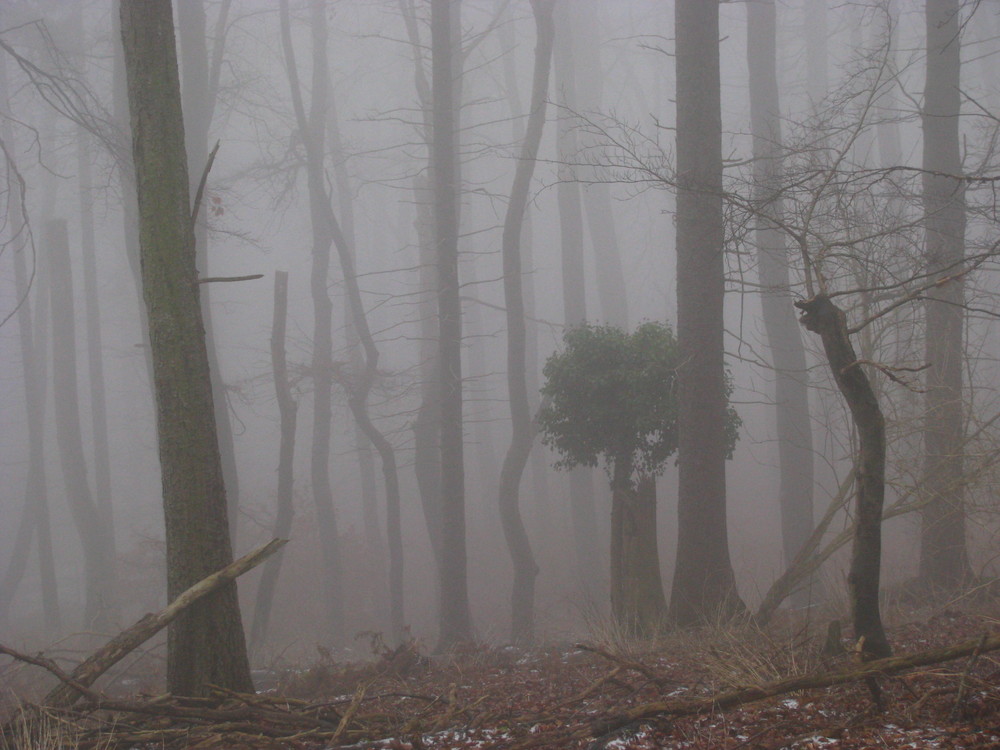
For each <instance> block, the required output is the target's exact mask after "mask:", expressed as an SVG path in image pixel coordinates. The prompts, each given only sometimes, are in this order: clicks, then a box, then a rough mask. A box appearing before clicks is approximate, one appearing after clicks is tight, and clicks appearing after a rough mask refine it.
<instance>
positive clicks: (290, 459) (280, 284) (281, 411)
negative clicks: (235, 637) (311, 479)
mask: <svg viewBox="0 0 1000 750" xmlns="http://www.w3.org/2000/svg"><path fill="white" fill-rule="evenodd" d="M287 321H288V272H287V271H277V272H275V274H274V316H273V319H272V322H271V369H272V371H273V373H274V395H275V399H276V400H277V402H278V420H279V422H278V423H279V434H280V444H279V447H278V492H277V498H276V499H277V512H276V513H275V516H274V531H273V532H272V534H271V536H272V537H273V538H276V539H288V537H289V535H290V534H291V531H292V520H293V519H294V517H295V505H294V503H293V495H292V486H293V483H294V476H295V475H294V471H293V469H294V463H295V427H296V424H297V422H298V404H297V403H296V401H295V398H294V397H293V396H292V387H291V384H290V383H289V381H288V360H287V358H286V357H285V331H286V330H287V327H288V326H287ZM283 558H284V551H283V550H279V551H278V552H276V553H275V555H274V556H273V557H272V558H271V559H270V560H268V561H267V562H266V563H265V564H264V570H263V572H262V573H261V577H260V586H258V588H257V600H256V602H254V610H253V626H252V627H251V629H250V644H251V648H252V650H253V651H254V652H259V650H260V649H261V648H262V647H263V645H264V643H265V641H266V640H267V631H268V625H269V624H270V620H271V605H272V603H273V602H274V591H275V589H276V588H277V585H278V575H279V573H280V572H281V563H282V560H283Z"/></svg>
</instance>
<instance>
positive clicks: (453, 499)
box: [431, 0, 472, 651]
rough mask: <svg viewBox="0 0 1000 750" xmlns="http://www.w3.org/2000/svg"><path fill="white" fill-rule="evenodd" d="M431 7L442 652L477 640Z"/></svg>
mask: <svg viewBox="0 0 1000 750" xmlns="http://www.w3.org/2000/svg"><path fill="white" fill-rule="evenodd" d="M453 5H456V6H457V5H458V0H432V3H431V55H432V61H431V92H432V102H433V107H432V118H433V126H432V141H431V146H432V148H431V162H432V168H431V179H432V194H433V197H434V203H433V207H434V245H435V249H436V253H435V255H436V258H435V261H436V265H437V273H438V278H437V281H438V287H437V289H438V363H439V364H438V376H439V378H440V381H439V387H440V401H439V403H440V410H441V412H440V413H441V416H440V420H441V421H440V426H441V547H442V556H441V557H442V559H441V563H442V567H441V570H440V578H441V592H440V610H439V620H440V622H439V634H438V644H437V650H438V651H442V650H445V649H448V648H449V647H451V646H453V645H454V644H456V643H458V642H460V641H463V640H467V639H469V638H471V637H472V619H471V616H470V613H469V591H468V581H467V565H468V563H467V553H466V540H465V459H464V451H463V441H462V432H463V420H462V319H461V316H462V303H461V300H460V297H459V292H460V289H459V279H458V187H459V186H458V185H457V184H456V182H455V177H456V174H457V171H456V160H457V159H458V150H457V132H456V127H455V105H454V94H455V88H454V77H455V60H454V55H455V54H456V51H455V49H454V44H453V36H454V35H453V30H452V6H453Z"/></svg>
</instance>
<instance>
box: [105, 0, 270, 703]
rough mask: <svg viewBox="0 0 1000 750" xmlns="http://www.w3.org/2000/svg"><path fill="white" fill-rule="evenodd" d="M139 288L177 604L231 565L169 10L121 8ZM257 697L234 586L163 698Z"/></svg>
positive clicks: (176, 642)
mask: <svg viewBox="0 0 1000 750" xmlns="http://www.w3.org/2000/svg"><path fill="white" fill-rule="evenodd" d="M121 24H122V41H123V46H124V49H125V71H126V74H127V77H128V92H129V108H130V110H131V115H132V135H133V145H132V152H133V162H134V163H135V171H136V182H135V184H136V189H137V194H138V204H139V233H140V250H141V254H142V263H141V267H142V288H143V296H144V298H145V302H146V310H147V312H148V315H149V329H150V337H149V338H150V341H151V348H152V357H153V375H154V385H155V390H156V413H157V420H156V421H157V433H158V437H159V454H160V467H161V472H162V481H163V507H164V516H165V520H166V538H167V596H168V597H169V598H170V599H173V598H174V597H176V596H177V595H178V594H180V593H181V592H183V591H184V590H185V589H187V588H188V587H190V586H192V585H193V584H195V583H197V582H198V581H200V580H201V579H202V578H204V577H205V576H207V575H209V574H210V573H213V572H215V571H216V570H219V569H220V568H223V567H225V566H226V565H228V564H229V563H231V562H232V561H233V553H232V547H231V544H230V540H229V523H228V519H227V517H226V488H225V484H224V481H223V475H222V463H221V459H220V456H219V443H218V438H217V436H216V431H215V416H214V415H215V408H214V405H213V403H212V382H211V377H210V374H209V369H208V352H207V350H206V347H205V330H204V326H203V324H202V320H201V304H200V300H199V283H198V272H197V268H196V266H195V246H194V226H193V221H192V216H191V201H190V198H189V196H188V174H187V157H186V154H185V151H184V121H183V116H182V114H181V100H180V82H179V80H178V74H177V56H176V47H175V42H174V23H173V12H172V8H171V3H170V2H169V0H121ZM210 685H211V686H216V687H220V688H224V689H225V688H228V689H230V690H237V691H240V692H248V691H252V690H253V681H252V679H251V677H250V664H249V661H248V659H247V650H246V642H245V639H244V635H243V624H242V620H241V616H240V609H239V601H238V599H237V592H236V584H235V582H234V583H231V584H228V585H226V586H224V587H222V588H221V589H220V590H219V591H218V592H217V593H216V594H213V595H212V596H210V597H208V598H206V599H205V600H203V601H201V602H199V603H198V604H195V605H193V606H192V607H191V608H190V609H189V610H188V611H187V612H185V613H184V614H183V615H182V616H181V617H180V618H178V619H177V620H176V621H175V622H174V623H173V624H172V625H171V626H170V630H169V632H168V637H167V687H168V689H169V690H170V692H172V693H174V694H177V695H197V694H203V693H206V692H208V691H209V690H210V689H211V688H210V687H209V686H210Z"/></svg>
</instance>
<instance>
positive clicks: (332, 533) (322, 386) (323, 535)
mask: <svg viewBox="0 0 1000 750" xmlns="http://www.w3.org/2000/svg"><path fill="white" fill-rule="evenodd" d="M280 18H281V39H282V46H283V48H284V53H285V66H286V68H287V73H288V81H289V87H290V88H291V93H292V104H293V106H294V108H295V121H296V126H297V128H298V131H299V135H300V137H301V138H302V143H303V144H304V146H305V159H306V163H305V168H306V179H307V183H308V187H309V217H310V221H311V223H312V233H313V246H312V270H311V272H310V276H309V289H310V292H311V295H312V303H313V342H312V343H313V360H312V380H313V442H312V452H311V453H310V456H309V473H310V478H311V480H312V493H313V502H314V503H315V505H316V516H317V519H318V521H319V527H320V528H319V535H320V544H321V545H322V554H323V569H324V580H323V582H322V588H323V603H324V615H325V618H326V623H325V625H326V629H327V633H328V637H330V638H332V639H334V640H339V639H342V638H343V637H344V635H345V634H344V603H343V601H342V592H343V570H342V567H341V559H340V543H339V539H338V536H339V534H338V524H337V513H336V509H335V507H334V502H333V488H332V487H331V485H330V440H331V436H330V431H331V420H332V419H333V409H332V400H333V303H332V302H331V300H330V292H329V289H328V287H327V284H328V280H329V275H330V248H331V246H332V245H333V231H334V230H333V227H332V226H331V224H330V194H329V192H328V190H327V187H326V172H325V170H324V164H325V158H324V154H325V146H324V142H325V133H326V116H327V102H328V96H329V90H330V81H329V72H328V61H327V55H326V43H327V24H326V10H325V9H324V8H323V6H322V5H321V4H320V3H319V2H314V3H312V4H311V5H310V15H309V20H310V27H311V31H312V71H313V79H312V86H311V91H312V98H311V100H310V103H309V112H308V115H307V114H306V108H305V104H304V103H303V100H302V90H301V87H300V86H299V79H298V71H297V68H296V67H295V66H296V63H295V52H294V48H293V47H292V33H291V21H290V19H289V11H288V0H282V2H281V6H280Z"/></svg>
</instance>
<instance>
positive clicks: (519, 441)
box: [499, 0, 555, 643]
mask: <svg viewBox="0 0 1000 750" xmlns="http://www.w3.org/2000/svg"><path fill="white" fill-rule="evenodd" d="M553 4H554V0H532V3H531V7H532V10H533V11H534V14H535V27H536V41H535V64H534V73H533V76H532V86H531V104H530V107H531V108H530V110H529V114H528V125H527V128H526V129H525V133H524V142H523V143H522V144H521V153H520V156H519V158H518V161H517V167H516V169H515V172H514V183H513V185H512V186H511V189H510V200H509V201H508V202H507V214H506V216H505V217H504V224H503V239H502V247H501V252H502V255H503V289H504V301H505V307H506V315H507V391H508V394H509V397H510V418H511V438H510V446H509V447H508V448H507V455H506V456H505V457H504V461H503V468H502V469H501V471H500V492H499V499H500V503H499V504H500V522H501V524H502V526H503V534H504V539H505V540H506V541H507V550H508V552H509V553H510V559H511V562H512V563H513V566H514V585H513V588H512V590H511V639H512V640H513V641H514V642H516V643H530V642H531V641H532V640H533V639H534V636H535V576H537V575H538V565H537V564H536V563H535V556H534V554H533V553H532V551H531V542H530V541H529V540H528V535H527V533H526V532H525V529H524V522H523V521H522V519H521V509H520V486H521V477H522V476H523V475H524V468H525V466H527V463H528V455H529V454H530V453H531V446H532V443H533V442H534V439H535V432H536V430H535V427H534V425H533V423H532V419H531V410H530V407H529V404H528V383H527V375H526V367H527V361H526V360H527V358H526V346H527V330H526V323H525V319H524V291H523V281H524V279H523V270H522V265H521V231H522V229H523V228H524V214H525V210H526V209H527V206H528V191H529V189H530V187H531V177H532V175H533V174H534V172H535V160H536V159H537V157H538V146H539V144H540V143H541V140H542V130H543V129H544V127H545V99H546V96H547V94H548V89H549V72H550V70H551V68H552V43H553V40H554V36H555V29H554V26H553V22H552V6H553Z"/></svg>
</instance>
